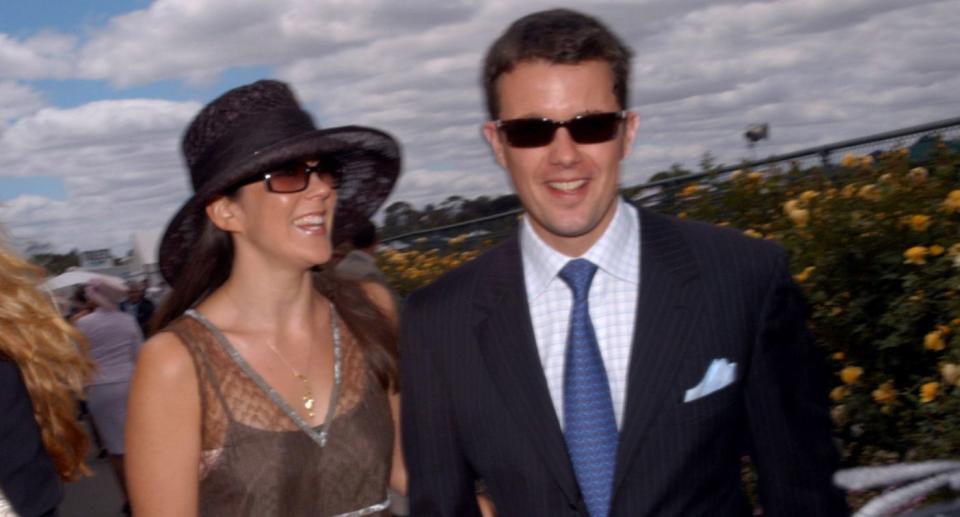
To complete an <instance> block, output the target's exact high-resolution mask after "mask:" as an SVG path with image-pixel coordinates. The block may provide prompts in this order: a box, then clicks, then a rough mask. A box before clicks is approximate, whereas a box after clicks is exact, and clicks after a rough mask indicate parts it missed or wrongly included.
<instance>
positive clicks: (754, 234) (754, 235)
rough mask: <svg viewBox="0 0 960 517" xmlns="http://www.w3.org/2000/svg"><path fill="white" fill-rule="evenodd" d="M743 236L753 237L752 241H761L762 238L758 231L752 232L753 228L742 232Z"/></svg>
mask: <svg viewBox="0 0 960 517" xmlns="http://www.w3.org/2000/svg"><path fill="white" fill-rule="evenodd" d="M743 234H744V235H746V236H747V237H753V238H754V239H762V238H763V234H762V233H760V232H758V231H756V230H754V229H753V228H748V229H746V230H744V232H743Z"/></svg>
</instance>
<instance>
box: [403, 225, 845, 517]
mask: <svg viewBox="0 0 960 517" xmlns="http://www.w3.org/2000/svg"><path fill="white" fill-rule="evenodd" d="M640 217H641V280H640V293H639V303H638V307H637V319H636V325H635V327H636V330H635V335H634V343H633V351H632V355H631V360H630V370H629V373H628V387H627V398H626V408H625V412H624V421H623V424H622V429H621V431H620V444H619V449H618V454H617V469H616V477H615V483H614V495H613V504H612V509H611V515H613V516H624V517H626V516H630V517H637V516H697V515H711V516H713V515H722V516H726V515H732V516H741V515H742V516H747V515H750V509H749V508H748V504H747V502H746V499H745V497H744V495H743V493H742V490H741V476H740V467H741V453H742V452H745V451H749V452H750V454H751V456H752V458H753V460H754V462H755V463H756V465H757V469H758V474H759V484H760V497H761V502H762V504H763V506H764V509H765V514H764V515H765V516H768V517H772V516H780V515H796V516H803V517H811V516H833V515H843V514H845V513H846V505H845V502H844V499H843V496H842V494H840V493H839V492H838V491H836V490H835V489H833V488H832V487H831V482H830V478H831V475H832V473H833V470H834V469H835V466H836V461H837V457H836V456H837V455H836V451H835V449H834V446H833V444H832V442H831V440H830V421H829V415H828V411H827V397H826V392H825V390H824V389H823V385H822V381H821V379H820V377H821V375H820V370H821V368H822V362H821V358H820V356H819V355H818V353H817V351H816V350H815V348H814V346H813V344H812V341H811V339H810V336H809V334H808V332H807V330H806V328H805V317H806V309H805V306H804V302H803V298H802V295H801V293H800V292H799V290H798V289H797V287H796V286H795V285H794V283H793V282H792V280H791V278H790V275H789V272H788V269H787V256H786V253H785V252H784V251H783V250H782V249H781V248H779V247H778V246H775V245H773V244H771V243H769V242H765V241H761V240H758V239H753V238H749V237H745V236H742V235H740V234H739V233H738V232H734V231H730V230H726V229H723V228H717V227H713V226H709V225H704V224H699V223H692V222H685V221H680V220H677V219H674V218H671V217H667V216H663V215H659V214H656V213H653V212H650V211H648V210H645V209H641V210H640ZM400 346H401V357H402V359H401V362H402V368H403V383H402V386H403V441H404V451H405V454H406V460H407V465H408V469H409V472H410V496H411V509H412V514H413V515H416V516H435V515H436V516H440V515H442V516H458V517H459V516H470V515H477V514H478V511H477V508H476V505H475V497H474V481H475V480H476V479H483V480H484V481H485V482H486V484H487V486H488V488H489V491H490V494H491V495H492V497H493V500H494V502H495V503H496V506H497V509H498V512H499V515H503V516H532V515H547V516H565V515H569V516H574V515H587V513H586V508H585V506H584V504H583V500H582V498H581V495H580V493H579V488H578V486H577V481H576V478H575V476H574V473H573V468H572V466H571V464H570V460H569V457H568V455H567V451H566V446H565V443H564V439H563V434H562V432H561V429H560V425H559V422H558V419H557V416H556V412H555V411H554V408H553V406H552V403H551V400H550V396H549V394H548V391H547V384H546V380H545V378H544V374H543V369H542V367H541V365H540V359H539V356H538V353H537V348H536V344H535V342H534V336H533V329H532V327H531V323H530V315H529V310H528V309H527V304H526V294H525V288H524V281H523V272H522V262H521V257H520V248H519V243H518V239H517V237H516V235H514V236H513V237H511V238H509V239H507V240H506V241H505V242H504V243H502V244H501V245H499V246H498V247H496V248H495V249H493V250H491V251H490V252H488V253H486V254H485V255H483V256H481V257H479V258H477V259H476V260H474V261H473V262H471V263H469V264H467V265H466V266H464V267H462V268H460V269H458V270H456V271H453V272H451V273H449V274H448V275H446V276H445V277H443V278H441V279H440V280H438V281H437V282H435V283H434V284H432V285H431V286H429V287H426V288H424V289H421V290H419V291H417V292H416V293H414V294H413V295H411V296H410V298H409V300H408V302H407V305H406V310H405V311H404V314H403V318H402V332H401V345H400ZM718 358H726V359H727V360H729V361H731V362H735V363H737V374H736V381H735V382H734V383H733V384H732V385H730V386H728V387H726V388H724V389H722V390H719V391H717V392H715V393H712V394H710V395H707V396H706V397H703V398H701V399H697V400H694V401H692V402H687V403H684V402H683V397H684V393H685V391H686V390H687V389H689V388H691V387H693V386H695V385H697V384H698V383H699V382H700V380H701V378H702V377H703V376H704V373H705V372H706V369H707V366H708V365H709V364H710V362H711V361H712V360H713V359H718Z"/></svg>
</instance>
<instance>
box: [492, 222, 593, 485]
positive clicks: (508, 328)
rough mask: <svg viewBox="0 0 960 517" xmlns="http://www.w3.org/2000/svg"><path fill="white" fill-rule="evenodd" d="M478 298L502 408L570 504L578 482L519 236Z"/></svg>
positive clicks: (508, 246)
mask: <svg viewBox="0 0 960 517" xmlns="http://www.w3.org/2000/svg"><path fill="white" fill-rule="evenodd" d="M487 276H488V278H489V284H488V285H487V286H486V287H485V289H483V290H481V294H480V295H479V296H478V298H477V307H478V311H479V314H480V319H479V321H478V324H477V336H478V339H479V343H480V348H481V351H482V354H483V357H484V360H485V362H486V365H487V369H488V371H489V372H490V376H491V377H492V378H493V381H494V383H495V384H496V386H497V388H498V389H499V390H500V391H501V395H502V399H503V402H504V404H505V405H506V406H507V408H508V409H509V412H510V415H511V416H512V417H513V419H514V420H515V421H516V422H517V423H518V424H519V427H520V429H522V430H523V432H524V433H526V437H525V438H526V439H527V440H528V441H529V443H531V444H532V445H533V446H534V447H535V448H536V449H537V451H538V452H539V454H540V456H541V457H542V459H543V462H544V465H545V466H546V467H547V470H549V471H550V473H551V474H552V475H553V476H554V478H555V479H556V480H557V483H558V484H559V485H560V487H561V488H562V490H563V492H564V493H565V494H566V496H567V498H568V499H569V500H570V501H571V502H575V501H576V500H577V482H576V477H575V476H574V473H573V467H572V466H571V464H570V459H569V457H568V455H567V448H566V442H565V441H564V439H563V433H562V432H561V430H560V424H559V421H558V419H557V413H556V411H555V410H554V407H553V402H552V401H551V399H550V393H549V390H548V388H547V381H546V377H545V376H544V373H543V366H542V364H541V362H540V356H539V354H538V352H537V347H536V339H535V337H534V334H533V325H532V323H531V321H530V311H529V308H528V307H527V295H526V287H525V284H524V279H523V261H522V260H521V257H520V246H519V239H518V236H517V234H516V233H514V235H512V236H511V237H509V238H508V239H507V241H505V242H504V244H503V245H502V247H501V248H500V249H499V252H498V253H497V254H496V255H495V259H494V261H493V262H492V263H491V267H490V271H488V272H487Z"/></svg>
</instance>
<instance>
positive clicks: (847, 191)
mask: <svg viewBox="0 0 960 517" xmlns="http://www.w3.org/2000/svg"><path fill="white" fill-rule="evenodd" d="M856 193H857V186H856V185H854V184H852V183H851V184H849V185H847V186H845V187H843V190H841V191H840V195H841V196H843V197H845V198H848V199H849V198H851V197H853V196H854V194H856Z"/></svg>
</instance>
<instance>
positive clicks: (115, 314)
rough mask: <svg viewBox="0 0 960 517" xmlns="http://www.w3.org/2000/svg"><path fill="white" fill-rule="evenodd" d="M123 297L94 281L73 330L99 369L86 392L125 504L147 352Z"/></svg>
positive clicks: (79, 296) (82, 294) (81, 297)
mask: <svg viewBox="0 0 960 517" xmlns="http://www.w3.org/2000/svg"><path fill="white" fill-rule="evenodd" d="M122 297H123V291H120V290H118V289H116V288H113V287H110V286H109V285H107V284H104V283H102V282H99V281H97V280H92V281H91V282H90V283H88V284H87V285H86V287H85V288H84V289H83V290H82V291H78V292H77V293H76V295H75V296H74V299H75V301H76V302H77V303H78V305H79V306H80V307H82V308H83V309H85V310H86V311H87V312H86V314H84V315H83V316H80V317H79V318H77V319H76V320H75V321H74V326H75V327H76V328H77V330H79V331H80V332H81V333H83V335H84V336H86V338H87V341H88V342H89V343H90V358H91V359H93V362H94V364H95V365H96V368H97V373H96V375H95V376H94V377H93V379H92V380H91V381H90V383H89V384H87V387H86V394H87V409H88V410H89V411H90V416H91V417H92V418H93V424H94V427H96V430H97V436H99V438H100V442H101V443H102V444H103V447H104V448H106V449H107V453H108V454H109V458H110V466H111V467H112V468H113V472H114V474H115V475H116V477H117V483H118V484H119V485H120V489H121V491H122V492H123V494H124V497H125V498H126V494H127V489H126V482H125V480H126V476H124V471H123V470H124V469H123V454H124V450H125V447H124V436H123V427H124V422H125V421H126V418H127V396H128V394H129V391H130V377H131V376H132V375H133V366H134V363H135V362H136V358H137V353H138V352H139V351H140V347H141V346H143V334H142V333H141V332H140V326H139V325H137V320H136V319H135V318H134V317H133V316H131V315H129V314H127V313H125V312H123V311H121V310H120V309H119V307H118V302H119V300H120V299H121V298H122ZM124 508H125V509H126V508H127V506H125V507H124Z"/></svg>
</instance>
